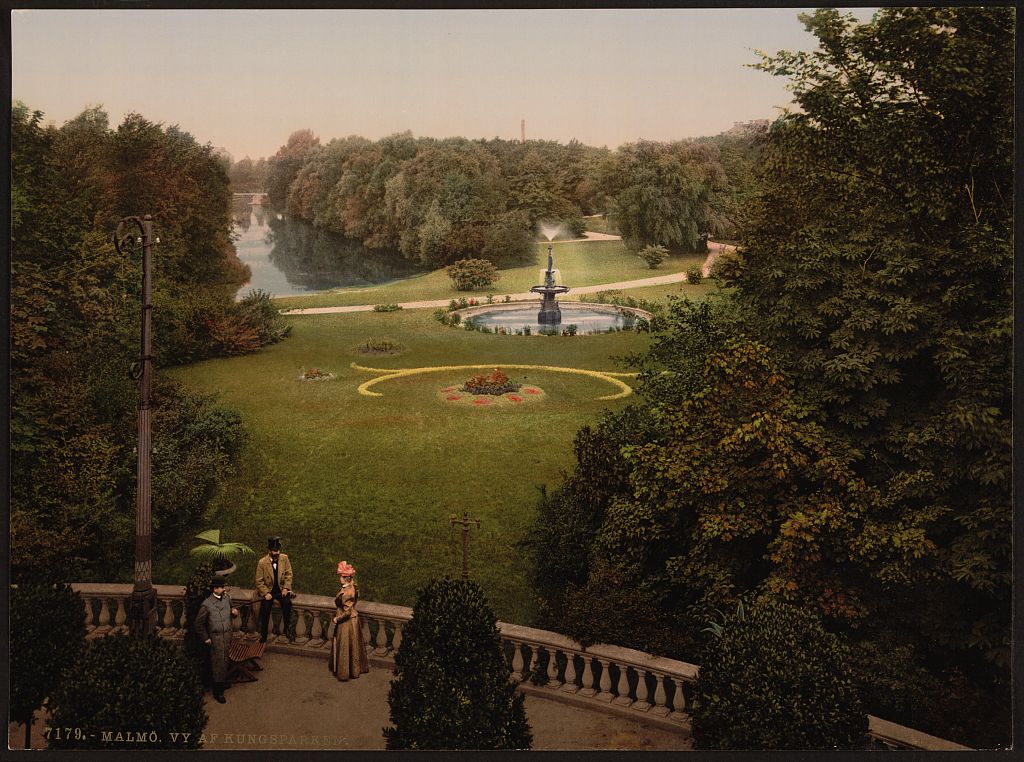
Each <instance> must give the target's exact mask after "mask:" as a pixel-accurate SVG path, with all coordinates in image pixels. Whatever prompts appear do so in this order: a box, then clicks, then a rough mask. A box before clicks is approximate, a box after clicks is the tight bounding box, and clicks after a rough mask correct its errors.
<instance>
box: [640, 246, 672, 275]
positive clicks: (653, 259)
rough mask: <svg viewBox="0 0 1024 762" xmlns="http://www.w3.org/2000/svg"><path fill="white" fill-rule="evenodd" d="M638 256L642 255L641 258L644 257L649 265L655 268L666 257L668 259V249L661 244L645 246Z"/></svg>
mask: <svg viewBox="0 0 1024 762" xmlns="http://www.w3.org/2000/svg"><path fill="white" fill-rule="evenodd" d="M637 256H638V257H640V259H642V260H643V261H644V262H646V263H647V266H648V267H649V268H651V269H652V270H653V269H655V268H656V267H657V266H658V265H660V264H661V263H662V262H664V261H665V260H666V259H668V249H666V248H665V247H664V246H661V245H660V244H655V245H653V246H644V247H643V248H642V249H640V251H639V252H638V253H637Z"/></svg>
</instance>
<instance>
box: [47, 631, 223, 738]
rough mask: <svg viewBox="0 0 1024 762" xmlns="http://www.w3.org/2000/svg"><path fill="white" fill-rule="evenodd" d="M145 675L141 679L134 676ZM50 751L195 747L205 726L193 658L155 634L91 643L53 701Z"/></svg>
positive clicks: (205, 718)
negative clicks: (54, 730)
mask: <svg viewBox="0 0 1024 762" xmlns="http://www.w3.org/2000/svg"><path fill="white" fill-rule="evenodd" d="M140 675H144V676H145V679H142V680H140V679H139V676H140ZM50 706H51V717H52V723H53V727H55V728H58V727H59V728H73V729H81V733H78V732H76V731H74V730H73V731H71V732H69V733H61V734H60V735H59V736H58V735H57V734H51V736H50V738H49V747H50V748H51V749H123V748H124V747H125V740H126V738H130V739H131V740H132V748H143V749H197V748H199V744H200V742H199V736H200V735H201V734H202V732H203V729H204V728H205V727H206V721H207V716H206V711H205V710H204V709H203V687H202V684H201V683H200V681H199V676H198V675H197V674H196V671H195V668H194V667H193V665H192V662H191V661H190V660H189V658H188V656H186V655H185V652H184V651H183V650H182V649H181V648H179V647H178V646H177V645H175V644H173V643H169V642H167V641H166V640H164V639H162V638H158V637H156V636H147V637H132V636H129V635H124V634H118V635H108V636H107V637H105V638H100V639H98V640H95V641H93V642H92V643H90V644H89V646H88V647H87V648H86V650H85V653H84V654H83V655H82V656H81V658H79V659H78V660H77V661H76V662H75V663H74V664H73V665H72V666H71V667H70V668H69V669H68V670H67V671H66V672H65V673H64V677H63V679H62V681H61V684H60V686H59V687H58V688H57V690H56V691H55V692H54V694H53V695H52V696H51V699H50Z"/></svg>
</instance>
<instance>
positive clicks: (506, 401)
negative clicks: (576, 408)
mask: <svg viewBox="0 0 1024 762" xmlns="http://www.w3.org/2000/svg"><path fill="white" fill-rule="evenodd" d="M518 386H520V388H519V389H518V390H516V391H510V392H505V393H504V394H490V393H488V394H473V393H471V392H467V391H464V390H463V389H462V388H461V387H459V386H446V387H445V388H444V389H440V390H439V391H438V393H437V394H438V398H439V399H440V400H441V401H442V402H444V403H445V404H446V405H468V406H469V407H474V408H491V407H517V406H522V405H528V404H530V403H531V402H540V401H541V400H542V399H544V390H543V389H541V388H540V387H539V386H527V385H525V384H519V385H518Z"/></svg>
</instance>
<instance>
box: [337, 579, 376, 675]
mask: <svg viewBox="0 0 1024 762" xmlns="http://www.w3.org/2000/svg"><path fill="white" fill-rule="evenodd" d="M355 573H356V570H355V569H354V568H352V565H351V564H349V563H348V562H347V561H341V562H340V563H338V580H339V581H340V582H341V590H339V591H338V594H337V595H336V596H335V597H334V605H335V607H336V608H337V611H336V612H335V615H334V618H333V619H332V620H331V623H332V624H333V626H334V634H333V636H332V638H331V672H333V673H334V676H335V677H337V678H338V679H339V680H348V679H349V678H356V677H359V675H361V674H363V673H364V672H369V671H370V660H369V659H368V658H367V656H366V644H365V643H364V642H363V631H362V629H361V628H360V626H359V612H357V611H356V601H358V600H359V588H358V587H357V586H356V583H355V582H353V581H352V577H354V576H355Z"/></svg>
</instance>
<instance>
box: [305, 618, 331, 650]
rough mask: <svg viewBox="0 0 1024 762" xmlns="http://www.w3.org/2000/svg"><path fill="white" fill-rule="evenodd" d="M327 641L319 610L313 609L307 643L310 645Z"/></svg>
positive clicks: (317, 644) (319, 644)
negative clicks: (311, 626)
mask: <svg viewBox="0 0 1024 762" xmlns="http://www.w3.org/2000/svg"><path fill="white" fill-rule="evenodd" d="M326 642H327V638H326V637H325V634H324V623H323V621H322V620H321V619H320V612H319V611H317V610H315V609H314V610H313V629H312V630H310V632H309V644H310V645H311V646H316V647H319V646H322V645H323V644H324V643H326Z"/></svg>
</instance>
